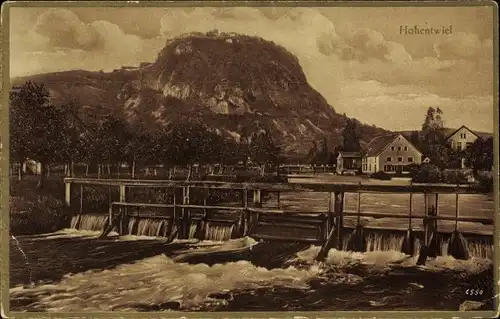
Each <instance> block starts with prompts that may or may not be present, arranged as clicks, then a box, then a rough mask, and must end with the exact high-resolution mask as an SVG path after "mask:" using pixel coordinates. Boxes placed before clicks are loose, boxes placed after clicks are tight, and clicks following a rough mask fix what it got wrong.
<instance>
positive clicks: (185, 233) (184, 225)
mask: <svg viewBox="0 0 500 319" xmlns="http://www.w3.org/2000/svg"><path fill="white" fill-rule="evenodd" d="M182 204H183V205H189V186H185V187H183V188H182ZM181 214H182V215H181V223H180V225H181V228H180V229H179V238H180V239H187V238H188V237H189V229H190V226H191V225H190V221H189V209H187V208H184V207H183V208H182V209H181Z"/></svg>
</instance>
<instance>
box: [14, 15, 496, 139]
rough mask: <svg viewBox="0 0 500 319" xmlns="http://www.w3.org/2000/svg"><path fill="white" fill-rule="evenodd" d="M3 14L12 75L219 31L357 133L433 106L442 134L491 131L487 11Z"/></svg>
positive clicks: (394, 125)
mask: <svg viewBox="0 0 500 319" xmlns="http://www.w3.org/2000/svg"><path fill="white" fill-rule="evenodd" d="M10 10H11V11H10V39H9V40H10V73H11V74H10V75H11V77H16V76H23V75H29V74H37V73H45V72H54V71H63V70H71V69H85V70H96V71H97V70H104V71H112V70H113V69H115V68H119V67H121V66H122V65H129V66H136V65H138V64H139V63H140V62H153V61H154V60H155V59H156V57H157V55H158V52H159V51H160V50H161V49H162V48H163V47H164V46H165V43H166V39H168V38H170V37H172V36H177V35H179V34H183V33H187V32H191V31H201V32H206V31H210V30H213V29H218V30H219V31H221V32H237V33H242V34H248V35H253V36H259V37H262V38H264V39H266V40H271V41H274V42H275V43H277V44H280V45H282V46H284V47H285V48H286V49H288V50H289V51H290V52H292V53H293V54H295V55H296V56H297V57H298V59H299V63H300V64H301V66H302V68H303V70H304V73H305V74H306V77H307V79H308V82H309V83H310V85H311V86H312V87H313V88H314V89H316V90H317V91H319V92H320V93H321V94H322V95H323V96H324V97H325V98H326V100H327V101H328V102H329V103H330V105H332V106H333V107H334V108H335V110H336V111H337V112H338V113H345V114H346V115H347V116H349V117H355V118H357V119H358V120H360V121H361V122H363V123H366V124H370V125H372V124H374V125H376V126H379V127H383V128H386V129H390V130H412V129H419V128H420V127H421V125H422V122H423V121H424V118H425V113H426V110H427V108H429V107H435V108H436V107H439V108H441V110H443V113H444V120H445V125H446V126H447V127H455V128H458V127H460V126H461V125H466V126H468V127H469V128H471V129H473V130H479V131H485V132H492V131H493V123H494V120H493V110H494V109H493V85H494V84H493V83H494V75H493V8H492V7H433V8H430V7H426V8H425V7H413V8H412V7H393V8H391V7H386V8H383V7H377V8H375V7H371V8H370V7H337V8H334V7H333V8H332V7H329V8H325V7H323V8H309V7H288V8H283V7H282V8H249V7H225V8H208V7H205V8H201V7H198V8H152V7H149V8H147V7H144V8H124V7H122V8H119V7H114V8H113V7H108V8H105V7H101V8H76V7H71V8H68V7H67V8H63V7H59V8H56V7H54V8H47V7H45V8H26V7H25V8H11V9H10ZM415 26H417V28H418V29H419V30H420V29H422V28H427V29H430V28H431V29H433V30H436V29H438V30H440V33H439V34H415V32H413V34H411V33H410V32H412V30H414V29H415ZM443 30H446V32H445V31H443Z"/></svg>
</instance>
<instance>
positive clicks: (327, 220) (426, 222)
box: [64, 178, 494, 259]
mask: <svg viewBox="0 0 500 319" xmlns="http://www.w3.org/2000/svg"><path fill="white" fill-rule="evenodd" d="M64 182H65V184H66V204H67V205H68V206H70V205H71V193H72V185H80V190H81V191H80V213H81V211H82V203H83V187H84V186H86V185H102V186H110V187H118V188H119V201H115V202H112V204H111V205H110V207H109V212H110V216H109V221H110V225H109V227H108V228H107V230H106V231H105V233H106V232H108V233H109V231H111V230H112V228H113V227H118V228H119V232H120V234H124V232H125V229H126V225H127V220H128V217H134V216H136V217H143V218H165V219H172V220H173V221H174V224H176V225H178V227H177V230H178V233H179V234H178V235H179V237H180V238H187V236H188V234H189V227H190V225H191V222H192V221H196V222H199V227H200V228H202V227H203V222H206V221H209V220H210V218H212V220H216V219H217V217H216V216H214V215H211V213H210V212H211V211H232V212H234V214H233V216H234V218H232V219H228V220H219V221H220V222H228V223H234V224H235V225H236V226H237V227H236V233H235V236H247V235H251V236H253V237H257V238H261V239H267V240H293V241H305V242H315V243H320V244H323V247H322V249H321V251H320V255H319V256H318V258H319V259H323V258H324V257H325V256H326V253H327V252H328V250H329V249H330V248H333V247H336V248H337V249H342V242H343V237H344V229H345V227H344V217H345V216H354V217H357V223H358V225H359V224H360V218H361V217H372V218H398V219H402V218H403V219H408V220H409V221H411V220H413V219H422V220H423V229H424V231H423V232H424V236H423V244H424V245H429V244H430V240H431V238H432V236H436V234H437V233H438V227H437V221H438V220H446V221H455V222H459V221H465V222H475V223H482V224H493V222H494V221H493V219H491V218H481V217H461V216H459V210H460V207H459V201H458V198H459V195H460V194H481V193H484V191H483V190H482V189H480V188H477V187H474V186H471V185H447V184H394V183H384V182H380V183H365V184H362V183H323V184H318V183H296V184H295V183H293V184H286V183H282V184H280V183H227V182H208V181H170V180H166V181H165V180H130V179H115V180H109V179H108V180H102V179H85V178H65V179H64ZM136 187H141V188H163V189H165V190H166V189H173V190H174V196H173V203H172V204H147V203H132V202H127V200H126V190H127V189H130V188H136ZM200 188H201V189H204V190H205V191H204V192H203V197H204V198H203V204H202V205H195V204H191V203H190V199H191V198H190V190H192V189H200ZM211 189H231V190H239V191H241V198H242V202H241V205H232V206H220V205H208V204H207V197H208V192H209V191H210V190H211ZM249 192H251V193H252V195H253V196H252V199H253V201H252V205H250V203H249V200H248V199H249ZM262 192H267V193H275V194H276V195H277V203H278V204H277V207H272V208H263V207H262V204H263V202H262ZM284 192H325V193H329V203H328V209H327V210H325V211H323V212H315V213H313V214H307V213H305V212H300V213H294V212H290V211H286V210H282V209H281V208H280V194H281V193H284ZM345 193H357V194H358V196H357V197H358V201H357V210H356V211H355V212H348V211H346V210H345V209H344V197H345ZM363 193H386V194H403V193H407V194H409V196H410V207H409V210H408V214H406V215H402V214H390V213H383V212H381V213H378V212H373V213H371V212H370V213H369V212H361V196H362V194H363ZM418 193H420V194H424V198H425V200H424V205H425V208H424V214H414V208H413V200H412V196H413V195H414V194H418ZM439 194H455V196H456V213H455V216H440V215H439V205H438V197H439ZM129 207H136V208H137V207H148V208H159V209H168V210H171V212H170V213H168V214H162V215H160V216H156V215H155V216H153V215H151V214H150V215H144V214H143V215H141V214H138V213H135V214H129V213H128V212H127V209H128V208H129ZM116 208H118V210H119V212H118V214H117V215H115V209H116ZM197 209H198V210H203V214H202V215H201V217H200V216H198V217H196V216H195V215H193V214H190V211H192V210H197ZM117 216H118V217H117ZM273 225H276V226H279V227H285V228H286V227H290V228H297V229H316V230H317V231H316V234H317V236H316V238H310V237H309V238H301V237H297V236H293V235H291V236H283V235H277V234H259V231H258V230H256V229H258V228H259V227H261V226H273ZM410 227H411V226H410ZM110 228H111V229H110ZM200 233H203V232H200ZM103 235H104V234H103ZM200 239H203V238H200Z"/></svg>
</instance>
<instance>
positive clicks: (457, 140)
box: [446, 125, 483, 151]
mask: <svg viewBox="0 0 500 319" xmlns="http://www.w3.org/2000/svg"><path fill="white" fill-rule="evenodd" d="M477 139H481V140H482V139H483V138H482V137H481V136H479V135H478V134H477V133H475V132H473V131H472V130H471V129H469V128H468V127H467V126H465V125H462V126H461V127H460V128H459V129H457V130H455V131H453V132H452V133H450V134H448V137H446V141H447V142H448V143H450V146H451V148H452V149H454V150H456V151H462V150H465V149H467V148H468V147H470V146H471V145H472V144H473V143H474V142H475V141H476V140H477Z"/></svg>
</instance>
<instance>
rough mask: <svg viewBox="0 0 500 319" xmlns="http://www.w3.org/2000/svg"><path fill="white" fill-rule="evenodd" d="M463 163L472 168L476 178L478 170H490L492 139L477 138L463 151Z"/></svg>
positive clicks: (491, 165)
mask: <svg viewBox="0 0 500 319" xmlns="http://www.w3.org/2000/svg"><path fill="white" fill-rule="evenodd" d="M465 154H466V157H465V163H466V165H467V166H469V167H472V169H473V170H474V175H476V176H477V172H478V171H479V170H491V168H492V167H493V138H492V137H490V138H488V139H487V140H483V139H480V138H478V139H477V140H476V141H474V143H473V144H472V145H471V146H470V147H469V148H468V149H467V150H466V151H465Z"/></svg>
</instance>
